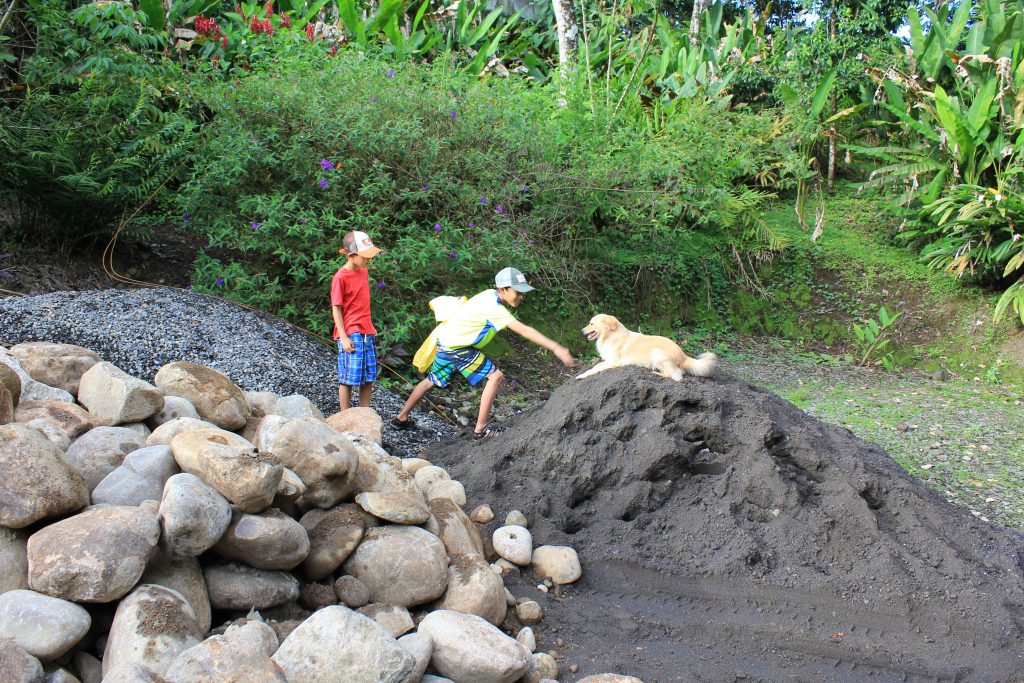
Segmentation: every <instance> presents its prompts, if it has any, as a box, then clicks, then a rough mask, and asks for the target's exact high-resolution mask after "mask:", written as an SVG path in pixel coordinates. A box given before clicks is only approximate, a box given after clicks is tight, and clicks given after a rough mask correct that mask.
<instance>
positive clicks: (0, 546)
mask: <svg viewBox="0 0 1024 683" xmlns="http://www.w3.org/2000/svg"><path fill="white" fill-rule="evenodd" d="M19 588H28V531H25V530H21V529H7V528H6V527H0V594H3V593H6V592H7V591H13V590H18V589H19Z"/></svg>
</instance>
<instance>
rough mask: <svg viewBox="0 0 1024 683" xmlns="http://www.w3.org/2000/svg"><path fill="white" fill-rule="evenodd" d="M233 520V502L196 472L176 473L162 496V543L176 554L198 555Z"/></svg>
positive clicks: (222, 533) (169, 551) (210, 546)
mask: <svg viewBox="0 0 1024 683" xmlns="http://www.w3.org/2000/svg"><path fill="white" fill-rule="evenodd" d="M230 523H231V504H230V503H229V502H228V500H227V498H225V497H224V496H222V495H221V494H220V493H218V492H217V491H216V490H214V489H212V488H211V487H209V486H207V485H206V484H204V483H203V481H202V480H201V479H200V478H199V477H197V476H195V475H194V474H188V473H187V472H183V473H181V474H175V475H174V476H173V477H171V478H170V479H168V480H167V483H166V484H165V485H164V493H163V497H162V498H161V499H160V524H161V525H162V526H163V536H162V538H161V543H162V544H163V547H164V548H165V549H166V550H167V552H168V553H169V554H171V555H175V556H180V557H184V556H198V555H202V554H203V553H204V552H206V551H207V550H209V549H210V548H212V547H213V546H214V544H215V543H216V542H217V541H218V540H219V539H220V537H221V536H222V535H224V531H225V530H226V529H227V528H228V525H229V524H230Z"/></svg>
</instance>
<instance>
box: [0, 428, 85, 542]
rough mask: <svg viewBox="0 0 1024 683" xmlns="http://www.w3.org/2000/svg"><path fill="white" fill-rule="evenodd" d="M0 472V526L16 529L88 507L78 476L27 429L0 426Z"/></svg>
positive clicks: (49, 445) (46, 442)
mask: <svg viewBox="0 0 1024 683" xmlns="http://www.w3.org/2000/svg"><path fill="white" fill-rule="evenodd" d="M0 472H3V476H0V526H5V527H8V528H11V529H20V528H22V527H26V526H28V525H29V524H32V523H33V522H37V521H39V520H40V519H46V518H47V517H56V516H59V515H64V514H67V513H69V512H74V511H75V510H79V509H81V508H83V507H85V506H86V505H88V504H89V490H88V488H86V485H85V480H84V479H83V478H82V475H80V474H79V473H78V472H77V471H75V469H74V468H73V467H71V465H69V464H68V462H67V460H65V459H64V455H63V454H62V453H61V452H60V449H58V448H57V447H56V446H54V445H53V444H52V443H51V442H50V441H49V440H48V439H47V438H46V437H44V436H43V435H42V434H40V433H39V432H38V431H36V430H35V429H32V428H30V427H26V426H24V425H19V424H12V425H2V426H0Z"/></svg>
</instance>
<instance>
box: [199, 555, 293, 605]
mask: <svg viewBox="0 0 1024 683" xmlns="http://www.w3.org/2000/svg"><path fill="white" fill-rule="evenodd" d="M203 576H204V577H205V578H206V589H207V591H208V592H209V594H210V606H211V607H213V608H215V609H230V610H251V609H267V608H269V607H275V606H277V605H283V604H284V603H286V602H294V601H295V600H298V598H299V581H298V579H296V578H295V577H294V576H292V575H291V574H289V573H287V572H274V571H268V570H266V569H255V568H253V567H249V566H247V565H244V564H239V563H237V562H232V563H230V564H223V565H214V566H211V567H206V568H205V569H204V570H203Z"/></svg>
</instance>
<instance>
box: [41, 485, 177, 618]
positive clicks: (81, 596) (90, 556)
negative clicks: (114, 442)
mask: <svg viewBox="0 0 1024 683" xmlns="http://www.w3.org/2000/svg"><path fill="white" fill-rule="evenodd" d="M159 538H160V523H159V522H158V521H157V514H156V503H153V502H152V501H149V502H147V503H145V504H143V505H142V506H141V507H123V506H114V505H111V506H107V505H100V506H96V507H91V508H88V509H87V510H85V511H84V512H82V513H80V514H77V515H75V516H74V517H69V518H68V519H65V520H62V521H60V522H57V523H55V524H51V525H50V526H48V527H45V528H43V529H40V530H39V531H37V532H36V533H34V534H33V535H32V536H31V537H30V538H29V539H28V582H29V586H31V587H32V590H35V591H39V592H40V593H46V594H47V595H52V596H54V597H58V598H63V599H65V600H72V601H74V602H111V601H113V600H117V599H118V598H121V597H123V596H124V595H126V594H127V593H128V591H130V590H131V589H132V586H134V585H135V584H136V582H137V581H138V580H139V577H141V576H142V572H143V571H144V570H145V568H146V563H147V562H149V558H150V555H152V553H153V549H154V548H155V547H156V543H157V540H158V539H159Z"/></svg>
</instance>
